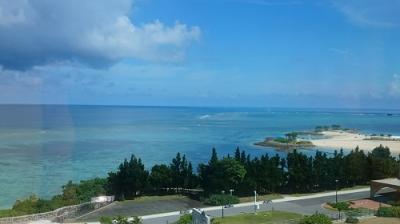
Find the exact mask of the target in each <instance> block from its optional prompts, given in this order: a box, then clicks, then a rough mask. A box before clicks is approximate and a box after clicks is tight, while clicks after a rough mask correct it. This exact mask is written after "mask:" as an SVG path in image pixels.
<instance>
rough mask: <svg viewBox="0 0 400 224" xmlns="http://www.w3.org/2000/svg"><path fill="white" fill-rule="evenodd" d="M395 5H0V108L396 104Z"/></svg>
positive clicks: (343, 1)
mask: <svg viewBox="0 0 400 224" xmlns="http://www.w3.org/2000/svg"><path fill="white" fill-rule="evenodd" d="M399 10H400V0H382V1H377V0H326V1H317V0H315V1H312V0H168V1H165V0H135V1H132V0H113V1H109V0H97V1H90V0H87V1H83V0H64V1H62V0H60V1H54V0H13V1H10V0H0V103H39V104H41V103H50V104H107V105H108V104H117V105H169V106H173V105H181V106H183V105H184V106H263V107H282V106H287V107H339V108H399V109H400V56H399V52H400V13H398V12H399Z"/></svg>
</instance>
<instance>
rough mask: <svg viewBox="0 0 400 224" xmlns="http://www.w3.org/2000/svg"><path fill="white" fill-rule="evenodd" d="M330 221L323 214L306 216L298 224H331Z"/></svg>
mask: <svg viewBox="0 0 400 224" xmlns="http://www.w3.org/2000/svg"><path fill="white" fill-rule="evenodd" d="M331 223H332V220H331V219H330V218H329V217H328V216H326V215H324V214H315V215H312V216H307V217H305V218H303V219H302V220H301V221H300V224H331Z"/></svg>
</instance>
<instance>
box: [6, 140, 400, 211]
mask: <svg viewBox="0 0 400 224" xmlns="http://www.w3.org/2000/svg"><path fill="white" fill-rule="evenodd" d="M399 167H400V158H395V157H393V156H392V155H391V153H390V149H389V148H387V147H383V146H378V147H376V148H375V149H374V150H373V151H372V152H369V153H364V152H363V151H362V150H359V149H358V148H356V149H354V150H353V151H351V152H350V153H349V154H347V155H344V153H343V151H342V150H341V151H335V153H334V154H333V155H329V156H328V155H327V154H326V153H322V152H319V151H317V152H316V154H315V156H307V155H305V154H302V153H299V152H297V150H294V151H293V152H290V153H288V154H287V156H286V158H282V157H280V156H279V155H278V154H277V155H275V156H270V155H268V154H265V155H262V156H260V157H252V156H250V155H249V154H246V152H245V151H241V150H240V149H239V148H237V149H236V151H235V152H234V154H233V156H231V155H229V154H228V155H226V156H224V157H221V158H219V157H218V155H217V151H216V149H213V150H212V154H211V157H210V160H209V161H208V162H207V163H201V164H199V165H198V167H197V172H195V171H194V170H193V166H192V164H191V162H190V161H188V159H187V158H186V156H185V155H181V154H180V153H178V154H177V155H176V157H175V158H173V159H172V161H171V163H170V164H157V165H154V166H153V167H152V168H151V169H149V170H148V169H145V166H144V164H143V163H142V161H141V159H139V158H137V157H135V156H134V155H132V156H131V158H130V159H129V160H128V159H125V160H124V161H123V162H122V163H121V164H120V165H119V166H118V169H117V170H116V171H113V172H110V173H109V174H108V177H107V178H95V179H91V180H84V181H80V182H79V183H73V182H71V181H70V182H68V183H67V184H66V185H64V186H63V187H62V193H61V194H60V195H56V196H54V197H53V198H51V199H39V198H37V197H35V196H31V197H29V198H27V199H25V200H17V201H16V202H15V204H14V206H13V207H12V209H9V210H2V211H0V216H3V217H4V216H17V215H25V214H32V213H39V212H47V211H50V210H54V209H56V208H59V207H62V206H67V205H73V204H79V203H82V202H87V201H90V198H91V197H95V196H99V195H104V194H108V195H115V197H116V199H117V200H121V201H123V200H125V199H135V198H140V197H142V196H150V195H172V194H186V195H188V196H190V197H191V198H193V199H197V200H205V201H206V200H207V199H209V200H210V199H212V198H213V197H215V195H220V194H224V193H225V192H226V194H225V195H229V192H230V190H231V189H233V190H234V195H236V196H240V197H246V196H252V195H253V191H254V190H256V191H257V193H258V194H264V195H265V194H277V193H283V194H288V193H289V194H291V193H310V192H321V191H327V190H334V189H335V188H336V180H338V181H337V187H338V188H346V187H353V186H355V185H365V184H367V183H368V182H369V180H371V179H382V178H387V177H395V176H397V174H398V170H399ZM212 195H214V196H212ZM224 200H225V199H224ZM235 202H238V201H237V200H236V201H235Z"/></svg>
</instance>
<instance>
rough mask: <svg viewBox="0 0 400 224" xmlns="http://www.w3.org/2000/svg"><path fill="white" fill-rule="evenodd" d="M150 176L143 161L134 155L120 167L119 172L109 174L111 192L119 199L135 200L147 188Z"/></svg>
mask: <svg viewBox="0 0 400 224" xmlns="http://www.w3.org/2000/svg"><path fill="white" fill-rule="evenodd" d="M148 176H149V173H148V171H146V170H145V169H144V165H143V163H142V160H141V159H138V158H136V157H135V156H134V155H132V156H131V159H130V160H129V161H128V160H127V159H125V161H124V162H123V163H121V164H120V165H119V167H118V171H117V172H115V173H114V172H110V173H109V174H108V182H109V187H110V191H111V193H113V194H114V195H115V196H116V197H117V198H118V199H124V198H134V197H136V196H137V195H139V194H141V193H142V192H143V191H144V190H145V188H146V187H147V185H148Z"/></svg>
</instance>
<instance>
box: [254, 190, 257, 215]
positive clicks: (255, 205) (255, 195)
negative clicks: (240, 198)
mask: <svg viewBox="0 0 400 224" xmlns="http://www.w3.org/2000/svg"><path fill="white" fill-rule="evenodd" d="M254 213H257V191H254Z"/></svg>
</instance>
